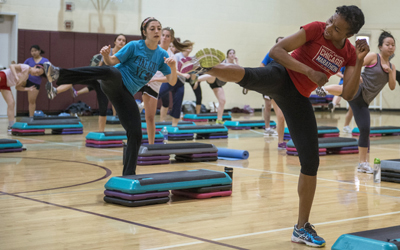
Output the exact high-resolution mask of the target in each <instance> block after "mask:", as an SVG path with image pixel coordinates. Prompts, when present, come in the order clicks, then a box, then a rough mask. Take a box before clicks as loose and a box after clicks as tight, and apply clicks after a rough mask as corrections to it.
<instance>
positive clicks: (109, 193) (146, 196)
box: [104, 190, 169, 201]
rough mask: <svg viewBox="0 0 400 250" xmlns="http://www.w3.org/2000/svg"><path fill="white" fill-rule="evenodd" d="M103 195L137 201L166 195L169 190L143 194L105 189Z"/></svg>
mask: <svg viewBox="0 0 400 250" xmlns="http://www.w3.org/2000/svg"><path fill="white" fill-rule="evenodd" d="M104 195H106V196H109V197H118V198H121V199H124V200H130V201H137V200H145V199H150V198H160V197H168V196H169V191H163V192H153V193H144V194H126V193H122V192H117V191H110V190H105V191H104Z"/></svg>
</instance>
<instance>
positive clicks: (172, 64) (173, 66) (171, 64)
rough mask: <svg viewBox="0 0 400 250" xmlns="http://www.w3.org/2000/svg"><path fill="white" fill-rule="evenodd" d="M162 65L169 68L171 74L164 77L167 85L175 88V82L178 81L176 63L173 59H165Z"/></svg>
mask: <svg viewBox="0 0 400 250" xmlns="http://www.w3.org/2000/svg"><path fill="white" fill-rule="evenodd" d="M164 63H166V64H167V65H168V66H169V67H170V68H171V74H169V75H166V76H165V77H166V78H167V81H168V83H169V85H171V86H175V84H176V82H177V81H178V78H177V73H176V61H175V59H174V58H165V57H164Z"/></svg>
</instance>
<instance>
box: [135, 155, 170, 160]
mask: <svg viewBox="0 0 400 250" xmlns="http://www.w3.org/2000/svg"><path fill="white" fill-rule="evenodd" d="M154 160H160V161H161V160H169V155H151V156H139V157H138V161H154Z"/></svg>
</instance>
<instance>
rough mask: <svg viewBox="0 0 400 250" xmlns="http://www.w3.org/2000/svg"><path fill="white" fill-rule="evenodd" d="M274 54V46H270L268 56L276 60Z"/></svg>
mask: <svg viewBox="0 0 400 250" xmlns="http://www.w3.org/2000/svg"><path fill="white" fill-rule="evenodd" d="M276 56H277V51H276V48H275V46H274V47H272V49H271V50H270V51H269V57H271V58H272V59H274V60H276Z"/></svg>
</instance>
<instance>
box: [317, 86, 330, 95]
mask: <svg viewBox="0 0 400 250" xmlns="http://www.w3.org/2000/svg"><path fill="white" fill-rule="evenodd" d="M315 92H316V93H317V95H318V96H321V97H325V96H326V95H327V94H328V92H327V91H326V90H325V88H324V87H318V88H317V89H316V90H315Z"/></svg>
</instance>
